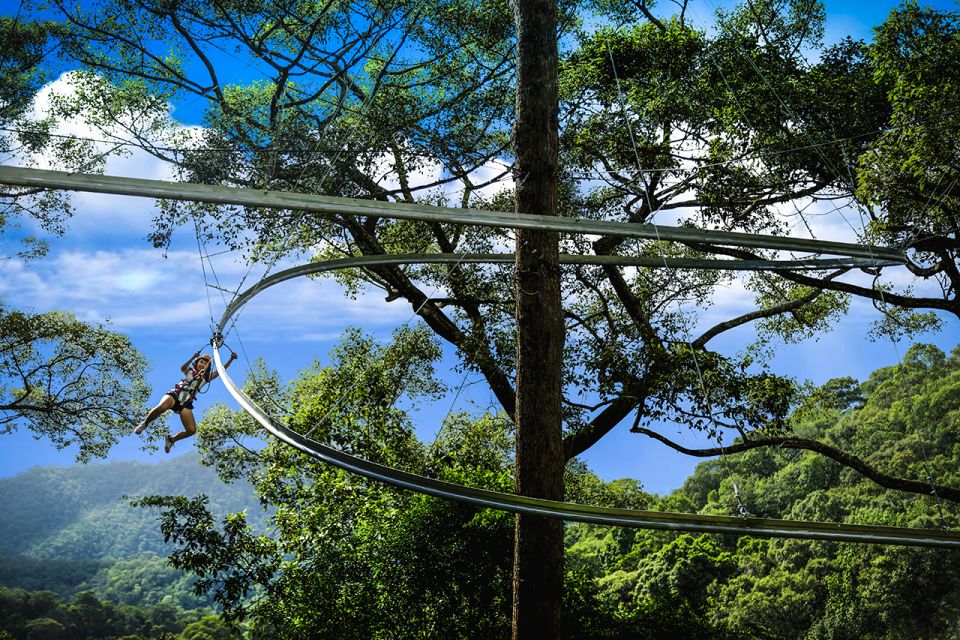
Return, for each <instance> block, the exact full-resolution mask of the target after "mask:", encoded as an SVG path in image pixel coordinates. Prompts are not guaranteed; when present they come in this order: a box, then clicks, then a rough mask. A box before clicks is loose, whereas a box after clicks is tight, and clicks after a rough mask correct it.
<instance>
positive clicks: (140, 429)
mask: <svg viewBox="0 0 960 640" xmlns="http://www.w3.org/2000/svg"><path fill="white" fill-rule="evenodd" d="M146 428H147V423H146V422H141V423H140V424H138V425H137V428H136V429H134V430H133V433H134V434H136V435H140V434H141V433H143V430H144V429H146Z"/></svg>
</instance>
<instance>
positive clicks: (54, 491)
mask: <svg viewBox="0 0 960 640" xmlns="http://www.w3.org/2000/svg"><path fill="white" fill-rule="evenodd" d="M199 460H200V458H199V456H198V455H197V454H196V453H189V454H186V455H183V456H179V457H176V458H173V459H171V460H165V461H163V462H160V463H157V464H150V463H144V462H109V463H105V464H89V465H77V466H71V467H35V468H33V469H30V470H29V471H26V472H24V473H20V474H18V475H16V476H13V477H10V478H3V479H0V556H13V555H23V556H28V557H30V558H35V559H38V560H72V561H82V560H101V559H107V558H109V559H116V560H122V559H127V558H133V557H136V556H140V555H142V554H145V553H149V554H156V555H166V554H167V552H168V548H167V545H164V543H163V537H162V535H161V534H160V530H159V525H158V523H157V514H156V513H155V512H153V511H152V510H150V509H144V508H139V507H131V506H130V501H131V500H132V499H134V498H137V497H140V496H146V495H185V496H191V497H192V496H195V495H197V494H199V493H204V494H206V495H207V496H209V498H210V504H211V508H212V510H214V511H215V512H219V513H222V514H225V513H231V512H235V511H242V510H246V511H247V513H248V517H249V520H250V523H251V525H253V526H261V525H262V524H263V522H264V513H263V510H262V508H261V507H260V505H259V503H258V502H257V499H256V497H255V496H254V494H253V490H252V488H251V487H250V485H249V484H247V483H244V482H237V483H233V484H229V485H227V484H224V483H223V482H222V481H221V480H220V479H219V478H218V477H217V474H216V473H215V472H214V471H213V470H212V469H210V468H208V467H204V466H201V465H200V462H199Z"/></svg>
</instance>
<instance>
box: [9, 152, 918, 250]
mask: <svg viewBox="0 0 960 640" xmlns="http://www.w3.org/2000/svg"><path fill="white" fill-rule="evenodd" d="M0 184H7V185H15V186H22V187H35V188H44V189H65V190H68V191H87V192H93V193H112V194H117V195H128V196H142V197H150V198H164V199H168V200H187V201H191V202H207V203H211V204H228V205H239V206H245V207H257V208H265V209H292V210H299V211H311V212H314V213H319V214H328V215H329V214H339V215H362V216H375V217H376V216H380V217H385V218H398V219H405V220H423V221H429V222H440V223H448V224H464V225H476V226H482V227H496V228H501V229H535V230H541V231H557V232H561V233H573V234H586V235H598V236H617V237H624V238H645V239H648V240H669V241H672V242H686V243H694V244H716V245H730V246H738V247H751V248H758V249H779V250H785V251H799V252H809V253H815V254H825V255H836V256H847V257H851V258H863V259H866V260H874V261H882V264H881V263H879V262H877V263H871V264H872V265H874V266H883V264H890V263H893V264H905V263H906V262H907V258H906V255H905V254H904V252H903V251H901V250H899V249H892V248H889V247H874V246H869V245H860V244H853V243H848V242H832V241H825V240H808V239H804V238H789V237H780V236H768V235H761V234H754V233H739V232H733V231H712V230H707V229H690V228H685V227H668V226H660V225H657V226H654V225H650V224H633V223H627V222H609V221H602V220H585V219H580V218H558V217H554V216H543V215H532V214H519V213H508V212H504V211H487V210H483V209H448V208H444V207H431V206H427V205H420V204H409V203H399V202H380V201H377V200H352V199H348V198H334V197H331V196H320V195H314V194H307V193H291V192H285V191H267V190H258V189H243V188H238V187H223V186H217V185H206V184H193V183H189V182H167V181H163V180H145V179H143V178H127V177H118V176H104V175H96V174H83V173H66V172H63V171H49V170H45V169H29V168H23V167H8V166H0Z"/></svg>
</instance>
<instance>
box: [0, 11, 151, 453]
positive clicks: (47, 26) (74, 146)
mask: <svg viewBox="0 0 960 640" xmlns="http://www.w3.org/2000/svg"><path fill="white" fill-rule="evenodd" d="M59 32H60V29H59V26H58V25H56V24H55V23H52V22H34V21H29V20H25V19H24V20H21V19H20V15H19V12H18V15H17V16H16V17H15V18H10V17H3V18H2V19H0V34H2V37H3V38H4V47H3V52H2V54H0V67H2V68H3V76H2V79H0V128H2V129H3V130H2V131H0V150H2V151H4V152H17V153H18V154H20V155H21V157H25V158H29V157H30V156H32V155H36V154H39V153H41V152H45V151H50V149H49V148H48V147H49V146H50V142H51V138H50V136H49V135H48V134H49V128H50V126H51V124H52V123H51V122H50V121H41V122H36V121H33V120H31V119H30V117H29V116H28V115H27V113H26V112H27V110H28V107H29V106H30V102H31V100H32V98H33V97H34V94H35V92H36V91H37V89H38V88H39V86H40V84H41V83H42V82H43V81H44V80H45V79H46V78H47V73H48V72H49V71H50V67H49V66H47V65H46V64H45V62H46V53H47V49H48V48H50V47H52V42H51V40H53V39H55V36H56V34H58V33H59ZM85 149H86V146H85V145H84V144H83V143H77V142H76V141H69V140H64V141H62V142H61V143H59V145H57V148H56V149H55V150H53V151H52V155H53V156H55V157H56V158H58V159H62V160H67V159H68V158H69V157H70V156H73V157H74V158H76V157H81V156H85V157H87V158H88V159H89V154H85V153H84V152H83V151H84V150H85ZM18 215H26V216H28V217H30V218H33V219H34V220H35V221H36V222H37V223H38V224H39V225H40V227H41V228H43V229H44V230H45V231H48V232H52V233H54V234H61V235H62V234H63V233H64V230H65V227H64V225H65V220H66V218H67V217H68V215H69V210H68V209H67V208H66V204H65V200H64V199H63V196H62V194H58V193H56V192H52V191H48V192H43V190H23V189H19V190H13V191H7V190H4V191H2V192H0V232H2V233H4V234H9V233H10V232H11V230H12V229H15V228H16V227H17V224H16V222H15V219H16V216H18ZM21 246H22V248H21V250H20V251H19V252H18V253H17V256H18V257H19V258H22V259H24V260H27V259H35V258H39V257H41V256H43V255H44V254H45V253H46V250H47V247H46V245H45V243H44V242H42V241H38V240H37V239H36V238H34V237H32V236H28V237H25V238H22V242H21ZM11 257H12V256H11ZM144 365H145V363H144V361H143V357H142V356H141V355H140V353H139V352H137V351H136V350H135V349H134V348H133V346H132V345H131V344H130V342H129V341H128V340H126V339H125V338H124V337H123V336H121V335H119V334H117V333H115V332H112V331H109V330H108V329H106V328H104V327H103V326H95V325H91V324H89V323H84V322H81V321H79V320H78V319H77V318H75V317H74V316H73V315H71V314H68V313H60V312H51V313H41V314H34V313H30V312H25V311H21V310H14V309H10V308H8V307H7V306H5V305H3V304H2V303H0V433H10V432H12V431H14V430H16V429H18V428H20V427H25V428H27V429H29V430H31V431H33V432H34V433H35V434H36V435H37V436H39V437H45V438H47V439H49V440H50V441H51V442H52V443H53V444H54V446H56V447H57V448H60V449H62V448H64V447H67V446H70V445H74V444H76V445H78V446H79V450H78V452H77V459H78V460H80V461H87V460H89V459H90V458H91V457H104V456H105V455H106V452H107V451H108V450H109V448H110V446H111V445H113V444H114V443H115V442H116V441H117V439H118V437H119V435H120V434H121V433H126V432H127V431H128V430H129V428H128V427H129V424H130V423H131V422H133V417H134V416H135V415H137V414H139V413H141V412H142V410H143V405H144V404H145V402H146V397H147V393H148V391H149V390H148V389H147V387H146V385H145V383H144V382H143V377H142V374H141V373H140V372H141V371H142V369H143V368H144ZM133 424H135V422H133Z"/></svg>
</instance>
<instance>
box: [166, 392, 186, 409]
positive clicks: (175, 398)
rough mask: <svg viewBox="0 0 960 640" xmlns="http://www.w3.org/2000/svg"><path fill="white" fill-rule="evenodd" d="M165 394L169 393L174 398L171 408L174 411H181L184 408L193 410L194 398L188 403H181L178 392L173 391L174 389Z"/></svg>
mask: <svg viewBox="0 0 960 640" xmlns="http://www.w3.org/2000/svg"><path fill="white" fill-rule="evenodd" d="M165 395H168V396H170V397H171V398H173V408H172V409H170V410H171V411H173V412H174V413H180V412H181V411H183V410H184V409H190V411H193V400H191V401H190V402H188V403H186V404H180V402H179V401H178V400H177V394H175V393H173V392H172V391H167V393H166V394H165Z"/></svg>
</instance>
